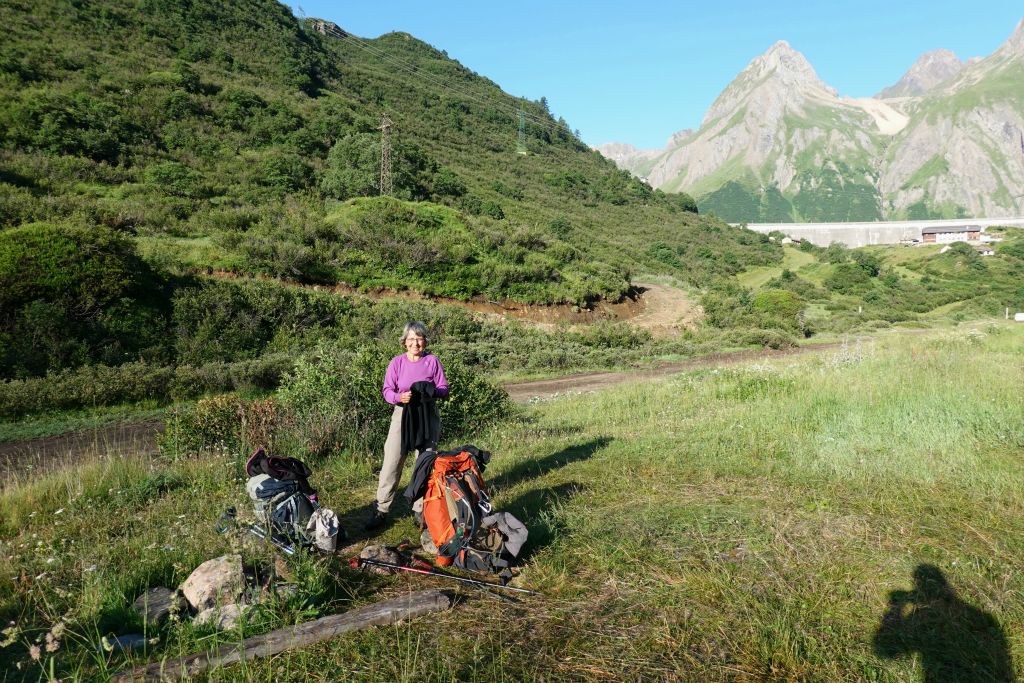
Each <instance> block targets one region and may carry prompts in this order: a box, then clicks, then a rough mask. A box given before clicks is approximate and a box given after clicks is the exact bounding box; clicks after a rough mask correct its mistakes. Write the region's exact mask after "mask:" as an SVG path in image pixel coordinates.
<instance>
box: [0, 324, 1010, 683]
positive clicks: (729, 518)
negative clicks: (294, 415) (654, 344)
mask: <svg viewBox="0 0 1024 683" xmlns="http://www.w3.org/2000/svg"><path fill="white" fill-rule="evenodd" d="M1022 329H1024V328H1022V327H1021V326H1019V325H1018V326H1015V327H1013V326H1011V325H1009V324H1000V325H992V326H980V327H975V328H971V329H962V330H958V331H954V332H952V333H942V334H935V333H933V334H930V335H901V336H893V337H891V338H889V339H888V340H884V341H879V342H873V343H869V344H867V343H865V344H851V345H849V346H847V347H845V348H842V349H836V350H833V351H830V352H824V353H823V354H821V355H818V356H808V357H803V358H801V359H799V360H791V361H784V362H771V363H764V362H762V363H756V364H751V365H750V366H748V367H742V368H735V369H730V370H725V371H719V372H710V371H701V372H694V373H688V374H684V375H679V376H675V377H672V378H667V379H665V380H662V381H650V380H647V381H644V382H643V383H639V384H636V385H632V386H626V387H621V388H616V389H613V390H609V391H605V392H602V393H597V394H589V395H584V396H578V397H571V398H562V399H560V400H553V401H549V402H543V403H539V404H536V405H534V406H532V407H531V408H529V409H528V412H527V414H526V415H525V416H524V417H523V418H522V419H520V420H516V421H513V422H511V423H507V424H504V425H501V426H499V427H497V428H495V429H493V430H489V431H486V432H480V433H477V434H475V435H474V437H473V439H474V441H475V442H476V443H478V444H479V445H482V446H486V447H488V448H490V449H492V450H493V451H494V453H495V457H494V459H493V460H492V463H491V466H490V467H489V468H488V470H487V478H488V481H489V482H490V484H491V485H492V488H493V493H494V500H495V502H496V504H497V505H498V507H500V508H501V509H504V510H508V511H511V512H513V513H514V514H515V515H516V516H517V517H519V518H520V519H522V520H523V521H524V522H525V523H526V524H527V526H528V527H529V530H530V541H529V543H528V545H527V546H526V548H525V551H524V555H525V561H524V566H523V570H522V575H521V578H520V579H519V580H518V584H519V585H523V586H527V587H530V588H533V589H537V590H540V591H541V592H542V595H540V596H535V597H528V598H525V599H524V600H523V601H522V602H521V603H520V604H519V605H511V604H504V603H501V604H499V603H497V602H496V601H495V599H493V598H491V597H489V596H486V595H483V594H479V593H470V594H468V595H467V597H466V600H465V601H464V602H463V603H462V604H461V605H460V606H459V607H457V608H455V609H453V610H451V611H450V612H446V613H444V614H440V615H436V616H432V617H429V618H424V619H416V620H412V621H411V622H406V623H403V624H401V625H398V626H394V627H385V628H377V629H369V630H367V631H363V632H360V633H356V634H348V635H344V636H341V637H338V638H334V639H331V640H330V641H328V642H326V643H324V644H321V645H317V646H314V647H309V648H304V649H301V650H297V651H293V652H289V653H287V654H284V655H281V656H278V657H275V658H274V659H273V660H255V661H252V662H248V663H246V665H245V666H244V667H237V666H236V667H229V668H226V669H224V670H221V671H219V672H218V673H217V674H215V677H216V678H217V680H253V679H258V680H262V679H270V678H272V679H274V680H306V679H308V678H310V677H313V678H315V677H317V676H320V675H322V674H323V672H324V671H332V672H334V674H333V675H335V676H339V675H340V676H342V677H345V678H347V679H351V680H367V681H375V680H412V679H418V680H438V679H445V680H447V679H457V680H485V679H486V680H535V679H539V678H544V679H545V680H590V679H594V678H602V679H604V678H607V679H609V680H634V679H643V680H707V681H718V680H763V679H772V680H828V681H840V680H841V681H851V682H853V681H876V682H877V681H882V682H885V683H897V682H908V683H909V682H910V681H916V680H920V677H921V674H922V669H924V670H925V672H927V673H928V675H930V676H932V677H934V678H935V679H936V680H967V679H966V678H963V677H962V675H961V674H962V672H963V671H965V670H969V671H972V674H971V675H973V676H975V677H976V678H977V679H980V680H1009V678H1008V677H1007V676H1006V674H1007V672H1006V671H1005V670H1001V669H1000V668H999V667H1000V666H1003V665H1004V664H1005V661H1006V660H1007V659H1010V660H1012V661H1014V662H1019V661H1020V659H1021V657H1024V639H1022V633H1024V602H1022V599H1021V595H1022V592H1024V585H1022V575H1021V573H1020V572H1019V571H1017V570H1016V568H1017V567H1018V566H1019V565H1020V563H1021V561H1022V559H1024V546H1022V543H1021V539H1022V538H1024V528H1022V523H1021V520H1022V519H1024V498H1022V496H1021V491H1022V490H1024V481H1022V475H1021V471H1020V468H1019V466H1018V460H1019V453H1020V451H1021V449H1022V448H1024V443H1022V442H1021V438H1020V435H1021V433H1024V413H1022V411H1021V404H1020V401H1018V400H1017V397H1018V394H1019V386H1020V384H1021V382H1022V381H1024V375H1022V368H1024V363H1022V362H1021V360H1022V359H1021V349H1022V348H1024V345H1022V343H1021V342H1022V341H1024V339H1022V334H1024V332H1022ZM241 464H242V461H241V460H240V459H239V458H238V457H236V456H233V455H226V454H223V453H220V452H214V453H210V454H208V455H206V456H202V457H199V458H194V459H190V460H187V461H182V462H171V461H157V462H153V461H148V460H137V459H134V458H131V457H126V458H107V459H104V460H102V461H97V462H81V463H79V465H78V467H77V468H76V469H75V470H74V471H73V472H69V473H60V474H53V475H49V476H44V477H40V478H37V479H36V480H34V481H31V482H30V481H27V480H26V479H19V480H15V481H12V482H10V484H11V486H10V487H9V488H7V489H6V490H5V491H4V492H3V493H0V539H2V541H3V542H4V544H5V547H6V548H7V549H8V550H7V551H6V552H5V553H3V554H2V555H0V618H2V619H3V620H4V621H5V622H6V621H7V620H8V619H12V618H17V619H18V626H19V629H20V632H18V633H16V634H15V638H14V640H15V643H14V644H13V645H12V646H11V647H9V648H7V649H4V650H0V657H3V659H2V660H0V661H2V662H3V664H4V666H5V667H6V668H7V669H8V670H14V665H15V663H16V662H19V661H20V662H21V663H22V664H23V665H25V666H28V667H29V671H30V672H33V671H38V668H37V667H38V666H39V665H37V664H36V663H34V662H33V661H32V660H31V659H30V656H29V654H28V651H27V647H28V645H30V644H32V643H33V642H34V641H35V640H36V639H37V638H42V637H43V636H44V635H45V633H46V632H47V630H48V629H50V628H51V627H52V626H53V625H54V624H56V623H58V622H60V623H63V624H65V627H64V628H65V631H66V636H65V637H64V638H62V639H61V645H60V647H59V648H58V650H57V651H56V652H55V653H46V652H44V653H42V662H41V664H42V666H48V662H49V659H50V658H53V660H54V671H55V673H56V675H57V676H59V677H61V678H65V677H71V676H72V675H75V674H77V675H78V676H80V677H82V678H92V677H100V676H102V672H104V671H111V670H116V669H119V668H121V667H122V666H125V665H127V664H129V663H140V662H141V661H143V660H149V661H155V660H157V659H160V658H162V657H167V656H178V655H179V654H187V653H190V652H193V651H199V650H203V649H205V648H208V647H209V646H210V645H211V644H212V643H214V642H223V641H225V640H229V641H234V640H237V639H238V638H239V634H237V633H231V634H223V635H221V636H213V635H212V634H210V633H209V632H208V631H202V630H198V629H193V628H191V627H190V626H188V625H187V624H173V625H170V626H168V627H167V628H165V629H162V630H159V631H156V632H152V633H151V635H152V636H153V637H159V640H158V641H157V642H156V643H155V644H153V645H152V646H151V649H150V650H149V651H148V652H147V653H146V655H145V656H144V657H137V658H136V659H134V660H133V661H131V662H127V661H125V659H124V658H122V657H114V658H112V659H109V660H108V659H106V658H102V657H97V656H96V655H94V654H93V653H94V652H95V640H96V639H97V638H98V635H101V634H104V633H107V632H118V633H121V632H126V631H127V630H130V629H133V628H138V627H139V626H140V625H139V624H138V623H137V622H136V621H135V620H134V617H132V616H131V612H130V611H129V605H130V603H131V601H132V600H133V599H134V598H135V596H136V595H137V594H139V593H140V592H141V591H142V590H143V589H144V588H145V587H147V586H152V585H168V586H173V585H175V584H176V583H177V582H179V581H181V580H182V579H183V578H184V577H185V576H186V575H187V574H188V572H189V571H190V570H191V569H192V568H193V567H194V566H196V565H197V564H198V563H199V562H201V561H203V560H206V559H208V558H210V557H214V556H216V555H218V554H220V553H223V552H227V551H229V550H232V549H234V548H237V544H234V543H233V542H232V541H231V539H230V537H225V536H219V535H217V534H216V533H215V532H214V531H213V529H212V528H211V523H210V522H211V520H212V519H214V518H215V516H216V514H218V513H219V512H220V510H222V509H223V508H224V507H225V506H226V505H228V504H239V505H241V504H243V500H242V499H243V497H244V495H245V494H244V492H243V491H242V489H241V484H240V482H239V480H238V474H239V471H240V470H239V468H240V467H241ZM314 473H315V476H314V478H315V482H316V485H317V486H318V488H319V489H320V495H321V500H322V501H324V502H325V503H326V504H328V505H329V506H331V507H332V508H334V509H335V510H337V511H338V512H339V513H341V515H342V517H343V522H344V524H345V525H346V526H348V527H349V528H350V529H352V530H355V529H357V528H358V524H359V523H360V522H361V520H362V519H363V515H364V513H365V503H366V502H367V501H368V500H370V498H371V497H372V495H373V491H374V486H375V477H374V476H373V473H372V472H371V469H370V466H369V464H367V463H366V462H364V461H361V460H353V459H350V458H348V457H347V456H345V455H339V456H335V457H331V458H328V459H326V460H323V461H319V462H316V463H314ZM240 509H242V508H240ZM58 510H62V512H60V513H59V514H56V515H54V513H56V512H57V511H58ZM33 511H38V512H33ZM414 533H415V532H414V527H413V523H412V520H411V516H402V515H400V516H398V517H397V519H395V521H394V525H393V526H392V527H390V528H389V529H387V530H386V531H385V532H384V533H383V534H382V536H381V537H380V538H379V539H375V540H384V541H386V542H397V541H398V540H400V539H402V538H406V537H409V536H412V535H414ZM242 552H243V556H244V557H245V558H246V559H247V560H248V561H251V562H254V563H256V562H266V561H267V560H269V557H270V554H271V553H269V552H268V551H265V550H262V549H260V548H246V549H243V550H242ZM288 564H289V566H290V569H291V571H292V572H293V573H294V575H295V577H296V583H295V585H296V586H297V590H298V594H297V595H296V596H295V598H294V599H288V600H287V601H285V602H283V603H282V604H279V605H277V606H276V607H275V609H274V610H270V611H264V612H261V613H256V614H254V615H253V617H252V622H251V623H250V625H248V626H247V627H246V629H245V631H244V633H246V634H253V633H256V632H261V631H265V630H268V629H270V628H274V627H277V626H281V625H284V624H288V623H292V622H293V621H300V620H306V619H310V618H312V617H314V616H317V615H320V614H329V613H337V612H343V611H345V610H348V609H351V608H352V607H354V606H357V605H362V604H367V603H370V602H373V601H375V600H378V599H380V598H381V597H384V596H393V595H401V594H404V593H406V592H408V591H410V590H416V589H420V588H426V587H434V586H437V587H442V586H447V584H440V583H436V584H435V583H433V582H432V581H431V580H429V579H426V578H423V577H410V576H399V577H373V576H366V575H358V574H355V573H353V572H352V571H350V570H349V569H348V568H347V566H346V565H345V564H344V563H343V562H339V561H338V560H336V559H333V558H324V559H319V560H317V559H310V558H295V559H292V560H289V562H288ZM915 575H917V576H919V577H921V576H924V577H933V578H938V577H940V576H941V577H942V579H943V581H944V582H945V583H946V584H947V585H948V590H945V591H938V589H937V587H935V586H932V587H931V588H929V586H928V585H925V584H923V583H922V581H921V580H919V581H918V585H917V586H916V587H915ZM12 577H19V578H13V579H12ZM33 577H35V578H33ZM893 605H896V606H897V607H898V608H900V609H899V610H897V611H898V612H899V614H895V613H893V612H892V611H891V610H892V609H893ZM887 615H888V616H887ZM932 615H934V618H933V617H932ZM922 656H923V659H922V658H921V657H922ZM1018 666H1019V665H1018Z"/></svg>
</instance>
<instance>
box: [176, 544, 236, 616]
mask: <svg viewBox="0 0 1024 683" xmlns="http://www.w3.org/2000/svg"><path fill="white" fill-rule="evenodd" d="M244 589H245V575H244V574H243V572H242V556H241V555H223V556H221V557H217V558H214V559H212V560H207V561H206V562H203V563H202V564H201V565H199V566H198V567H196V570H195V571H194V572H192V574H191V575H190V576H189V577H188V578H187V579H185V583H183V584H181V592H182V593H183V594H184V595H185V599H186V600H188V604H189V605H191V606H192V608H193V609H195V610H197V611H200V612H201V611H203V610H205V609H208V608H210V607H217V606H220V605H230V604H233V603H234V602H236V601H237V600H238V596H240V595H241V594H242V591H243V590H244Z"/></svg>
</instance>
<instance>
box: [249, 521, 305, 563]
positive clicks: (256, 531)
mask: <svg viewBox="0 0 1024 683" xmlns="http://www.w3.org/2000/svg"><path fill="white" fill-rule="evenodd" d="M248 529H249V533H251V534H252V535H253V536H255V537H256V538H261V539H263V540H268V541H270V542H271V543H272V544H274V546H275V547H277V548H279V549H281V550H282V551H284V553H285V554H286V555H294V554H295V546H293V545H290V544H288V543H287V542H286V541H285V540H283V539H282V538H281V537H280V536H278V535H277V534H275V533H272V532H270V533H268V532H267V531H265V530H264V529H263V527H261V526H259V525H257V524H250V525H249V527H248Z"/></svg>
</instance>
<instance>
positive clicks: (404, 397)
mask: <svg viewBox="0 0 1024 683" xmlns="http://www.w3.org/2000/svg"><path fill="white" fill-rule="evenodd" d="M411 400H412V392H411V391H403V392H402V393H401V394H399V395H398V401H399V402H400V403H408V402H409V401H411Z"/></svg>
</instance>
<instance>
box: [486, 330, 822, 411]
mask: <svg viewBox="0 0 1024 683" xmlns="http://www.w3.org/2000/svg"><path fill="white" fill-rule="evenodd" d="M839 346H840V344H839V343H832V344H817V345H814V346H800V347H797V348H792V349H783V350H781V351H775V350H772V349H754V350H750V351H734V352H729V353H713V354H710V355H708V356H701V357H699V358H689V359H687V360H681V361H677V362H675V363H661V364H659V365H656V366H655V367H653V368H650V369H647V370H634V371H627V372H589V373H583V374H579V375H567V376H564V377H558V378H556V379H544V380H537V381H534V382H516V383H515V384H506V385H505V390H506V391H508V394H509V396H511V397H512V400H513V401H516V402H517V403H526V402H528V401H529V400H530V399H535V398H550V397H552V396H554V395H556V394H562V393H565V392H568V391H595V390H598V389H604V388H606V387H610V386H613V385H616V384H622V383H623V382H632V381H635V380H638V379H647V378H654V377H665V376H666V375H672V374H675V373H677V372H683V371H684V370H696V369H700V368H720V367H725V366H728V365H735V364H737V363H745V362H748V361H752V360H761V359H770V358H783V357H785V356H795V355H802V354H805V353H818V352H820V351H825V350H827V349H834V348H837V347H839Z"/></svg>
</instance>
